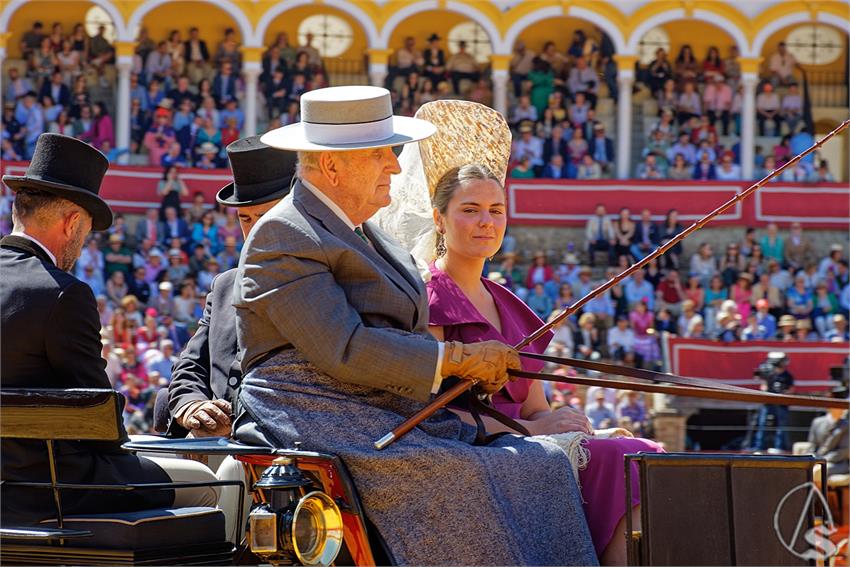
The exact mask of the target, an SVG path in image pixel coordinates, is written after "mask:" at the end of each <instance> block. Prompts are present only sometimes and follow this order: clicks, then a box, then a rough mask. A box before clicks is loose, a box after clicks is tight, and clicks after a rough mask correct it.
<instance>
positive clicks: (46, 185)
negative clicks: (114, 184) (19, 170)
mask: <svg viewBox="0 0 850 567" xmlns="http://www.w3.org/2000/svg"><path fill="white" fill-rule="evenodd" d="M3 183H5V184H6V186H7V187H9V189H11V190H12V191H13V192H16V193H17V192H18V191H20V190H21V189H24V188H27V187H32V188H33V189H39V190H41V191H47V192H48V193H53V194H54V195H56V196H57V197H62V198H63V199H68V200H69V201H71V202H73V203H76V204H78V205H79V206H81V207H82V208H84V209H85V210H86V211H88V213H89V214H90V215H91V216H92V230H106V229H108V228H109V227H110V226H112V209H110V208H109V205H108V204H107V203H106V201H104V200H103V199H101V198H100V197H99V196H98V195H95V194H94V193H92V192H91V191H87V190H85V189H81V188H79V187H75V186H73V185H68V184H66V183H57V182H56V181H47V180H45V179H40V178H38V177H33V176H28V175H4V176H3Z"/></svg>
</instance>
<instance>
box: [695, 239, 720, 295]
mask: <svg viewBox="0 0 850 567" xmlns="http://www.w3.org/2000/svg"><path fill="white" fill-rule="evenodd" d="M689 273H691V274H697V275H698V276H699V277H700V281H701V283H702V284H703V285H704V286H708V284H709V282H710V281H711V277H712V276H714V275H715V274H716V273H717V259H716V258H715V257H714V251H713V250H712V248H711V243H709V242H703V243H702V244H700V246H699V250H698V251H697V253H696V254H694V255H693V256H691V263H690V269H689Z"/></svg>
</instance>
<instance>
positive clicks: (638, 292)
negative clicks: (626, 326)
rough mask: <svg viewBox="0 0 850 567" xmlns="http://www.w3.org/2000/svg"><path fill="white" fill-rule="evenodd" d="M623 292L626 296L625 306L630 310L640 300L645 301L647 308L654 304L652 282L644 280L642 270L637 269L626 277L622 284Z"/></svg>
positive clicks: (651, 308)
mask: <svg viewBox="0 0 850 567" xmlns="http://www.w3.org/2000/svg"><path fill="white" fill-rule="evenodd" d="M623 294H624V296H625V298H626V302H627V308H628V309H629V310H632V309H634V308H635V305H637V304H638V303H640V302H644V303H646V306H647V308H648V309H649V310H653V309H654V306H655V290H654V289H653V287H652V284H651V283H650V282H648V281H647V280H646V276H645V274H644V271H643V270H638V271H636V272H635V273H634V275H632V277H630V278H627V279H626V283H625V284H624V285H623Z"/></svg>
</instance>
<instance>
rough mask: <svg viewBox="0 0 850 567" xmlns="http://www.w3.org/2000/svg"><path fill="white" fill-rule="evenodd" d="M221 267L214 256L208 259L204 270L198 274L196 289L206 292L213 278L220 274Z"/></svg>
mask: <svg viewBox="0 0 850 567" xmlns="http://www.w3.org/2000/svg"><path fill="white" fill-rule="evenodd" d="M220 268H221V266H220V265H219V263H218V260H217V259H216V257H215V256H212V257H211V258H209V259H208V260H207V262H206V264H204V269H203V270H201V271H200V272H199V273H198V289H200V290H202V291H204V292H208V291H209V290H210V285H211V284H212V281H213V280H214V279H215V277H216V276H217V275H218V274H219V273H220V272H221V269H220Z"/></svg>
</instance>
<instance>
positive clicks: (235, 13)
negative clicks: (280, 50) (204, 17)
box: [121, 0, 259, 47]
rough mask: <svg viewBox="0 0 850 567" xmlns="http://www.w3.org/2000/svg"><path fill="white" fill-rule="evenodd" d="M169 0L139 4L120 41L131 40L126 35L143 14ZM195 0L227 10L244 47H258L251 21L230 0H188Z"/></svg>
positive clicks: (153, 0) (148, 0)
mask: <svg viewBox="0 0 850 567" xmlns="http://www.w3.org/2000/svg"><path fill="white" fill-rule="evenodd" d="M169 1H171V0H146V1H145V2H144V3H143V4H142V5H141V6H139V7H138V8H136V10H135V11H134V12H133V15H132V16H130V21H129V22H127V28H126V30H125V37H122V38H121V39H122V41H133V40H135V38H134V37H126V35H127V34H130V33H132V30H134V29H136V28H137V27H138V26H140V25H141V24H142V21H143V20H144V18H145V16H147V15H148V14H149V13H150V12H151V11H153V10H155V9H156V8H158V7H159V6H162V5H163V4H166V3H168V2H169ZM190 1H197V2H204V3H207V4H212V5H213V6H216V7H218V8H221V9H222V10H224V11H225V12H227V13H228V14H229V15H230V17H232V18H233V20H234V21H235V22H236V26H237V27H238V28H239V32H240V33H241V34H242V41H244V42H245V46H246V47H259V46H256V45H253V43H252V40H253V38H254V33H253V32H254V30H253V28H252V27H251V22H250V21H248V17H247V16H246V15H245V14H244V12H242V10H240V9H239V8H238V7H237V6H236V5H235V4H234V3H233V2H231V0H190Z"/></svg>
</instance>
